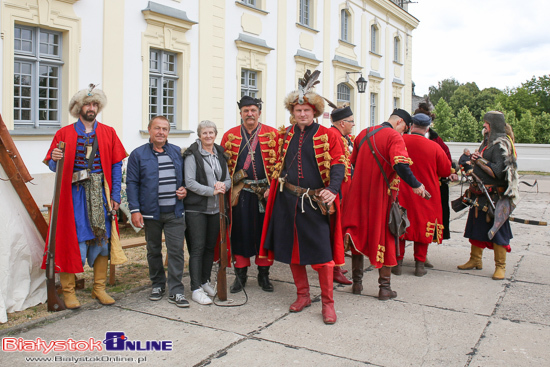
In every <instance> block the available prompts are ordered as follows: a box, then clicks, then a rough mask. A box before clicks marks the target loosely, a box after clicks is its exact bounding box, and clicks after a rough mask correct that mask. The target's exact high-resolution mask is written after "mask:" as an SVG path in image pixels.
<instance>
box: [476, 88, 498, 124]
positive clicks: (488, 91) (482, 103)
mask: <svg viewBox="0 0 550 367" xmlns="http://www.w3.org/2000/svg"><path fill="white" fill-rule="evenodd" d="M502 94H503V93H502V91H501V90H500V89H497V88H492V87H491V88H485V89H483V90H482V91H481V92H479V94H478V95H477V97H476V105H477V107H478V108H479V110H480V111H481V112H480V115H479V116H478V117H476V118H477V119H478V120H481V119H482V118H483V115H484V114H485V113H484V112H483V111H485V112H487V111H491V110H490V109H488V108H490V107H492V106H495V105H496V100H497V97H498V96H500V95H502ZM501 109H502V107H501Z"/></svg>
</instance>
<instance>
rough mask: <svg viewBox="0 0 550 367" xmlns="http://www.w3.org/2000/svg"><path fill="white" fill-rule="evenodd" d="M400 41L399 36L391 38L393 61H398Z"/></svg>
mask: <svg viewBox="0 0 550 367" xmlns="http://www.w3.org/2000/svg"><path fill="white" fill-rule="evenodd" d="M400 44H401V42H400V41H399V37H394V38H393V61H395V62H399V60H400V58H399V49H400Z"/></svg>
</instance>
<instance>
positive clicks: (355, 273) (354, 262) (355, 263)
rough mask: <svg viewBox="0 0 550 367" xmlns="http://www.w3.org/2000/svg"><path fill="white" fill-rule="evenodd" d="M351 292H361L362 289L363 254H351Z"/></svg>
mask: <svg viewBox="0 0 550 367" xmlns="http://www.w3.org/2000/svg"><path fill="white" fill-rule="evenodd" d="M351 278H352V280H353V285H352V286H351V293H353V294H361V291H362V290H363V255H355V254H352V255H351Z"/></svg>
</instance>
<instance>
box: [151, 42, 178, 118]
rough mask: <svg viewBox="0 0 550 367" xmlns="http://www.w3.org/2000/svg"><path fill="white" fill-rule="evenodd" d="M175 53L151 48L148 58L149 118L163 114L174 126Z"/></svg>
mask: <svg viewBox="0 0 550 367" xmlns="http://www.w3.org/2000/svg"><path fill="white" fill-rule="evenodd" d="M177 70H178V69H177V55H176V54H175V53H172V52H166V51H163V50H156V49H151V52H150V58H149V119H152V118H153V117H155V116H158V115H162V116H165V117H166V118H167V119H168V121H169V122H170V126H172V127H176V118H177V112H178V111H177V103H176V101H177V99H176V90H177V83H178V74H177Z"/></svg>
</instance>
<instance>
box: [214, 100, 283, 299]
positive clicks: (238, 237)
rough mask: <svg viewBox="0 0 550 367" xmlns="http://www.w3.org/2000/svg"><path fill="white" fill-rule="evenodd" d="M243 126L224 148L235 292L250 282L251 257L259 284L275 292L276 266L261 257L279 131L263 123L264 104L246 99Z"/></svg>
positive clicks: (242, 104) (225, 138) (230, 133)
mask: <svg viewBox="0 0 550 367" xmlns="http://www.w3.org/2000/svg"><path fill="white" fill-rule="evenodd" d="M237 104H238V106H239V109H240V111H241V119H242V124H240V125H239V126H235V127H234V128H232V129H230V130H229V131H227V132H226V133H225V134H224V135H223V138H222V142H221V146H222V147H223V148H224V149H225V152H226V153H227V154H228V155H229V161H228V162H227V164H228V167H229V173H230V174H231V186H232V191H231V197H232V200H231V205H232V213H231V253H232V254H233V255H234V257H235V275H236V276H235V281H234V282H233V284H232V285H231V287H230V291H231V293H237V292H240V291H241V290H242V289H243V288H244V286H245V285H246V281H247V278H248V276H247V272H248V267H249V266H250V258H251V257H253V256H255V257H256V258H255V263H256V265H257V266H258V285H259V286H260V287H262V290H264V291H266V292H273V284H272V283H271V281H270V280H269V267H270V266H271V265H272V264H273V262H272V261H269V260H268V259H266V258H260V257H259V256H258V253H259V250H260V242H261V238H262V227H263V224H264V216H265V204H266V202H265V199H266V198H267V197H268V195H269V183H270V182H271V176H272V175H273V171H274V170H275V168H274V166H275V162H276V160H277V152H276V146H277V141H276V138H277V129H275V128H273V127H271V126H268V125H264V124H262V123H260V121H259V119H260V116H261V114H262V101H261V99H258V98H252V97H250V96H243V97H242V98H241V100H240V102H238V103H237Z"/></svg>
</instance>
